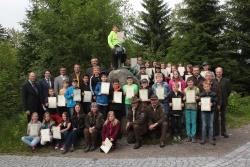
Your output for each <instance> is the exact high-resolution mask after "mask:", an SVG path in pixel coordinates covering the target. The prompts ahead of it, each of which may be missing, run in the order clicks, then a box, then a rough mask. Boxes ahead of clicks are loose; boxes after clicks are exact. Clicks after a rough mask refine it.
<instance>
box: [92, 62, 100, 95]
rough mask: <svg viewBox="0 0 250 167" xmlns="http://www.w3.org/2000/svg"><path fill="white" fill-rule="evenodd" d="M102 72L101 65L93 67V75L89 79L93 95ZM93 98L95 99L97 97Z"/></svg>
mask: <svg viewBox="0 0 250 167" xmlns="http://www.w3.org/2000/svg"><path fill="white" fill-rule="evenodd" d="M100 73H101V71H100V67H99V66H95V67H93V75H92V76H91V77H90V79H89V88H90V91H91V92H92V95H93V96H94V95H95V93H94V91H95V87H96V84H97V83H98V82H101V78H100ZM93 98H94V99H95V97H93Z"/></svg>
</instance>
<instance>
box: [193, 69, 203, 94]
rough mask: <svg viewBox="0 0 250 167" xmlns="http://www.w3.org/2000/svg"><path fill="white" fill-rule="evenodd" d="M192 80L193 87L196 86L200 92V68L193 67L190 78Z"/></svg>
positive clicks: (201, 80)
mask: <svg viewBox="0 0 250 167" xmlns="http://www.w3.org/2000/svg"><path fill="white" fill-rule="evenodd" d="M190 78H192V80H193V81H194V85H195V86H197V87H198V88H199V89H200V90H202V83H203V81H204V78H203V77H202V76H201V75H200V67H199V66H194V67H193V76H191V77H190Z"/></svg>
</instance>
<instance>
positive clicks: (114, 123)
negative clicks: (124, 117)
mask: <svg viewBox="0 0 250 167" xmlns="http://www.w3.org/2000/svg"><path fill="white" fill-rule="evenodd" d="M111 115H113V116H114V118H115V119H114V121H113V122H112V125H113V126H115V125H117V124H118V123H119V120H118V119H116V117H115V113H114V111H109V112H108V116H107V119H106V121H105V123H104V125H107V124H108V122H109V117H110V116H111Z"/></svg>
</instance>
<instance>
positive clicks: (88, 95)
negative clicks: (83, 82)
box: [83, 91, 92, 103]
mask: <svg viewBox="0 0 250 167" xmlns="http://www.w3.org/2000/svg"><path fill="white" fill-rule="evenodd" d="M83 102H86V103H89V102H92V93H91V91H84V96H83Z"/></svg>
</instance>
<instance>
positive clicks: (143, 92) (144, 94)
mask: <svg viewBox="0 0 250 167" xmlns="http://www.w3.org/2000/svg"><path fill="white" fill-rule="evenodd" d="M139 95H140V99H141V101H148V89H140V90H139Z"/></svg>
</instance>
